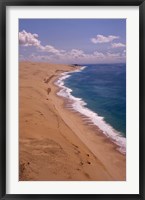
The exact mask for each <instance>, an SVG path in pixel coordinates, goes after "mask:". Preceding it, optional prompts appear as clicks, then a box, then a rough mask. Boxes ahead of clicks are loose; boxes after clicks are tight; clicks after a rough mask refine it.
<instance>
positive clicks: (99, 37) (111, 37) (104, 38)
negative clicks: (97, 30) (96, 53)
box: [91, 35, 119, 44]
mask: <svg viewBox="0 0 145 200" xmlns="http://www.w3.org/2000/svg"><path fill="white" fill-rule="evenodd" d="M118 38H119V36H115V35H109V36H104V35H97V36H96V37H94V38H91V42H92V43H94V44H97V43H108V42H112V41H113V40H115V39H118Z"/></svg>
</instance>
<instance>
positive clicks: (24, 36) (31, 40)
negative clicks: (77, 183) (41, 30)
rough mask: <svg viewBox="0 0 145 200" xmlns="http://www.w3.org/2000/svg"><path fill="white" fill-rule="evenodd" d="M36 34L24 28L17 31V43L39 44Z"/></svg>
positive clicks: (24, 44)
mask: <svg viewBox="0 0 145 200" xmlns="http://www.w3.org/2000/svg"><path fill="white" fill-rule="evenodd" d="M37 38H38V35H37V34H36V33H34V34H32V33H28V32H26V31H25V30H23V31H21V32H19V43H20V45H22V46H26V47H27V46H35V47H39V46H40V41H39V40H38V39H37Z"/></svg>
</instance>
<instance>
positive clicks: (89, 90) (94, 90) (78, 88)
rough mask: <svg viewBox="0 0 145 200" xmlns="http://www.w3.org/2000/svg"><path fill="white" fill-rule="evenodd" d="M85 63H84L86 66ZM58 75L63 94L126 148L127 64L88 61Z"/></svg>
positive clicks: (78, 109)
mask: <svg viewBox="0 0 145 200" xmlns="http://www.w3.org/2000/svg"><path fill="white" fill-rule="evenodd" d="M83 66H85V67H83ZM83 66H82V68H81V69H80V70H76V71H75V72H65V73H63V74H62V76H61V77H60V78H59V79H58V81H57V83H56V84H57V85H58V86H59V87H60V88H61V90H60V91H59V92H58V93H57V94H58V95H60V96H63V97H65V98H68V99H70V100H71V104H72V108H73V109H74V110H76V111H77V112H80V113H81V114H83V115H84V116H86V117H87V118H88V119H89V120H90V121H91V122H92V123H93V124H94V125H97V126H98V127H99V128H100V129H101V130H102V131H103V133H104V134H105V135H106V136H107V137H109V138H110V139H111V140H113V141H114V142H115V143H116V144H118V145H119V147H120V149H119V150H120V151H121V152H123V153H124V152H126V139H125V138H126V64H88V65H83Z"/></svg>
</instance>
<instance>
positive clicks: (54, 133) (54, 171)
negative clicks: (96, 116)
mask: <svg viewBox="0 0 145 200" xmlns="http://www.w3.org/2000/svg"><path fill="white" fill-rule="evenodd" d="M20 65H21V69H20V72H22V73H20V111H21V112H20V180H70V181H73V180H83V181H84V180H96V181H101V180H102V181H112V180H115V181H125V180H126V156H125V155H123V154H121V153H120V152H118V151H117V150H116V148H117V145H115V144H114V143H112V142H111V141H109V139H108V138H107V137H106V136H104V135H102V133H101V131H100V129H99V128H96V127H94V126H90V125H88V123H87V122H84V119H83V117H82V115H81V114H79V113H77V112H73V111H70V110H69V109H67V108H65V100H64V98H63V97H60V96H58V95H57V94H56V93H57V91H58V90H59V89H58V86H56V85H54V82H55V80H56V79H58V78H59V76H60V74H61V73H62V72H65V71H71V70H72V67H71V66H65V65H53V64H46V63H45V64H44V63H26V62H24V63H21V64H20ZM60 68H61V69H60ZM26 106H27V107H26ZM34 113H35V114H34ZM30 115H31V116H30ZM32 116H33V117H32ZM26 118H27V119H26ZM28 118H29V120H28ZM30 120H31V123H29V121H30ZM40 122H41V123H40ZM26 124H27V125H26ZM84 133H85V134H84ZM46 141H47V142H46ZM36 146H37V148H35V147H36ZM30 150H31V151H30ZM34 154H35V155H34ZM36 158H37V159H36ZM38 159H39V160H38ZM48 163H49V164H48ZM50 163H51V164H50ZM41 168H43V171H42V170H40V169H41Z"/></svg>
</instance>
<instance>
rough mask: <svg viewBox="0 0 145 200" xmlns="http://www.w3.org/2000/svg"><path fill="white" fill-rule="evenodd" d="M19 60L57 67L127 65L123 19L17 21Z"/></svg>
mask: <svg viewBox="0 0 145 200" xmlns="http://www.w3.org/2000/svg"><path fill="white" fill-rule="evenodd" d="M19 59H20V60H26V61H37V62H49V63H60V64H74V63H75V64H98V63H125V62H126V20H125V19H19Z"/></svg>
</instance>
